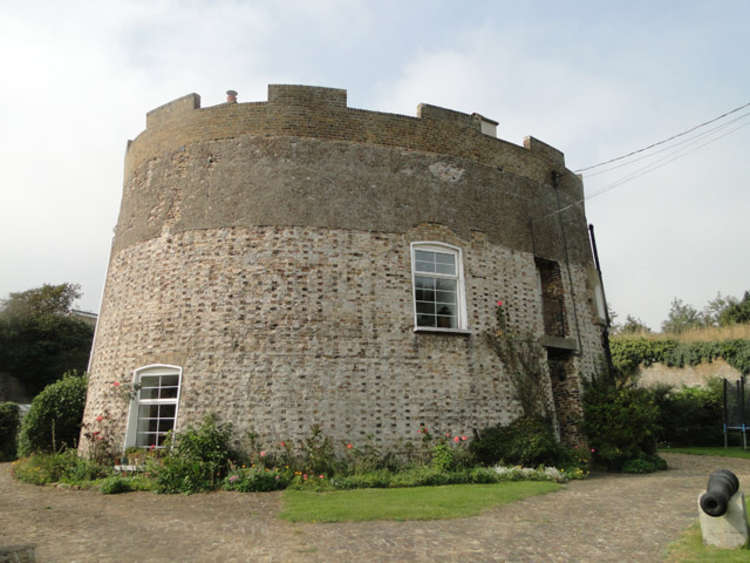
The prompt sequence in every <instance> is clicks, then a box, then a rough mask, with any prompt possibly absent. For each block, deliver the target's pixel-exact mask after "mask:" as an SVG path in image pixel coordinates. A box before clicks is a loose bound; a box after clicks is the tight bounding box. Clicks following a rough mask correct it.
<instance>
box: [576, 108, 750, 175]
mask: <svg viewBox="0 0 750 563" xmlns="http://www.w3.org/2000/svg"><path fill="white" fill-rule="evenodd" d="M746 107H750V102H747V103H746V104H743V105H741V106H739V107H736V108H734V109H732V110H729V111H727V112H724V113H722V114H721V115H719V116H716V117H714V118H713V119H709V120H708V121H704V122H703V123H699V124H698V125H695V126H693V127H691V128H690V129H686V130H685V131H682V132H681V133H677V134H675V135H672V136H671V137H668V138H666V139H662V140H661V141H656V142H655V143H651V144H650V145H648V146H646V147H643V148H640V149H637V150H634V151H630V152H629V153H627V154H623V155H621V156H616V157H615V158H610V159H609V160H605V161H603V162H599V163H597V164H592V165H591V166H585V167H583V168H579V169H578V170H574V172H575V173H576V174H577V173H579V172H584V171H586V170H591V169H592V168H598V167H599V166H604V165H605V164H610V163H612V162H617V161H618V160H622V159H624V158H628V157H629V156H633V155H635V154H639V153H642V152H644V151H647V150H649V149H652V148H654V147H657V146H659V145H663V144H664V143H668V142H669V141H672V140H674V139H677V138H679V137H683V136H684V135H687V134H688V133H692V132H693V131H695V130H696V129H700V128H701V127H705V126H706V125H710V124H711V123H714V122H716V121H719V120H720V119H723V118H725V117H726V116H728V115H732V114H733V113H737V112H738V111H740V110H743V109H745V108H746Z"/></svg>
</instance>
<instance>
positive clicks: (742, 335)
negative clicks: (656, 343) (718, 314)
mask: <svg viewBox="0 0 750 563" xmlns="http://www.w3.org/2000/svg"><path fill="white" fill-rule="evenodd" d="M614 338H618V339H620V338H621V339H628V338H646V339H648V340H677V341H678V342H719V341H721V340H750V324H734V325H730V326H715V327H705V328H694V329H691V330H686V331H685V332H682V333H679V334H673V333H669V332H666V333H664V332H636V333H629V334H617V335H615V336H614Z"/></svg>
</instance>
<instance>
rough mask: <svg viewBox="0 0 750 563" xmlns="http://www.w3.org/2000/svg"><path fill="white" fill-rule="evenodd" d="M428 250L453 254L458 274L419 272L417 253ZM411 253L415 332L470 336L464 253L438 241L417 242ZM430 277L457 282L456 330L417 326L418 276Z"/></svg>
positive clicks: (413, 245)
mask: <svg viewBox="0 0 750 563" xmlns="http://www.w3.org/2000/svg"><path fill="white" fill-rule="evenodd" d="M417 250H426V251H428V252H439V253H443V254H451V255H453V257H454V258H455V261H456V274H455V275H449V274H439V273H437V272H417V267H416V266H417V260H416V251H417ZM410 253H411V288H412V291H411V302H412V310H413V316H414V332H448V333H459V334H469V333H470V332H471V331H470V330H469V323H468V316H467V314H466V287H465V286H466V284H465V280H464V261H463V252H462V250H461V248H459V247H458V246H453V245H452V244H446V243H444V242H438V241H415V242H412V243H411V245H410ZM417 275H420V276H430V277H434V278H443V279H455V280H456V294H457V295H456V324H457V326H456V327H455V328H442V327H430V326H419V325H417V296H416V287H417V286H416V279H415V278H416V276H417Z"/></svg>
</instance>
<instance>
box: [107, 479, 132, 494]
mask: <svg viewBox="0 0 750 563" xmlns="http://www.w3.org/2000/svg"><path fill="white" fill-rule="evenodd" d="M99 490H100V491H101V492H102V494H104V495H116V494H119V493H128V492H130V491H132V490H133V488H132V487H131V485H130V480H129V479H127V478H125V477H120V476H118V475H113V476H112V477H108V478H106V479H104V480H103V481H102V483H101V485H100V486H99Z"/></svg>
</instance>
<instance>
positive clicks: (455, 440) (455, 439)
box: [453, 436, 461, 444]
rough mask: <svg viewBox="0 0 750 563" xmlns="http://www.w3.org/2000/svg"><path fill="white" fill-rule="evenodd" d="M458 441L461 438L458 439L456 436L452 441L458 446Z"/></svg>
mask: <svg viewBox="0 0 750 563" xmlns="http://www.w3.org/2000/svg"><path fill="white" fill-rule="evenodd" d="M460 439H461V438H459V437H458V436H456V437H455V438H453V441H454V442H456V443H457V444H458V441H459V440H460Z"/></svg>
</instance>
